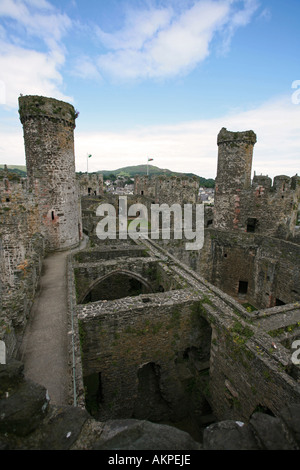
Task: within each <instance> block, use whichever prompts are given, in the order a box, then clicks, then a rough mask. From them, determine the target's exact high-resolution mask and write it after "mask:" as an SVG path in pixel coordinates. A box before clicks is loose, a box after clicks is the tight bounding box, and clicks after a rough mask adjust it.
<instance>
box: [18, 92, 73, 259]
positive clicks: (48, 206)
mask: <svg viewBox="0 0 300 470" xmlns="http://www.w3.org/2000/svg"><path fill="white" fill-rule="evenodd" d="M19 114H20V120H21V123H22V125H23V132H24V144H25V154H26V166H27V179H28V188H29V191H31V192H32V193H33V196H34V197H35V200H36V204H37V206H38V208H39V214H40V227H41V228H40V232H41V233H42V235H43V236H44V237H45V242H46V248H47V250H48V251H54V250H65V249H68V248H71V247H75V246H77V245H78V243H79V230H80V215H79V214H80V210H79V199H78V190H77V185H76V174H75V157H74V128H75V119H76V117H77V116H76V113H75V110H74V108H73V106H72V105H70V104H68V103H65V102H63V101H58V100H56V99H53V98H45V97H42V96H21V97H20V98H19Z"/></svg>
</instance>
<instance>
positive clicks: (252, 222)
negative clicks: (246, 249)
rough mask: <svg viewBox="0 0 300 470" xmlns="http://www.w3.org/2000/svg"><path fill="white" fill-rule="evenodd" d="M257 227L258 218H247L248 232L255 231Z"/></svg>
mask: <svg viewBox="0 0 300 470" xmlns="http://www.w3.org/2000/svg"><path fill="white" fill-rule="evenodd" d="M256 227H257V219H248V220H247V232H248V233H254V232H255V229H256Z"/></svg>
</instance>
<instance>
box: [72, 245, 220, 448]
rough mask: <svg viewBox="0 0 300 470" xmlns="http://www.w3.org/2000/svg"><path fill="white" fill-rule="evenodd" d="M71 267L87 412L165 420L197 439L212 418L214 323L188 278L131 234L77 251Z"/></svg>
mask: <svg viewBox="0 0 300 470" xmlns="http://www.w3.org/2000/svg"><path fill="white" fill-rule="evenodd" d="M73 270H74V277H75V285H76V297H77V314H78V323H79V334H80V342H81V356H82V370H83V384H84V400H85V406H86V408H87V410H88V411H89V413H90V414H91V415H92V416H94V417H95V418H96V419H100V420H104V419H121V418H133V419H141V420H144V419H146V420H149V421H152V422H156V423H164V424H171V425H173V426H176V427H178V428H180V429H183V430H186V431H187V432H189V433H190V434H191V435H192V436H193V437H194V439H196V440H198V441H201V439H202V430H203V427H204V426H205V425H207V424H208V423H210V422H213V421H214V419H215V418H214V416H213V413H212V409H211V406H210V403H209V398H208V395H207V392H208V381H209V367H210V366H209V364H210V349H211V337H212V328H211V326H210V324H209V322H208V321H207V320H206V319H205V318H204V317H203V316H201V315H199V312H198V310H197V305H198V302H199V301H198V299H197V298H196V297H195V296H194V294H193V290H191V288H190V286H189V285H188V283H187V280H186V279H185V278H183V277H182V276H181V275H180V273H176V272H175V271H174V270H173V269H172V266H171V264H170V263H165V262H163V261H162V259H161V255H160V256H158V254H157V253H156V254H154V252H153V250H151V249H150V247H149V246H148V247H147V246H146V245H145V244H143V243H141V244H137V243H135V242H133V241H130V242H128V243H126V244H124V243H123V244H121V243H120V242H119V243H116V242H113V243H112V244H111V245H110V244H109V241H107V243H106V246H105V248H100V247H99V246H98V247H94V248H93V249H89V250H86V251H81V252H79V253H78V254H77V255H75V256H74V257H73Z"/></svg>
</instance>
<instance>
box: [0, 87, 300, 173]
mask: <svg viewBox="0 0 300 470" xmlns="http://www.w3.org/2000/svg"><path fill="white" fill-rule="evenodd" d="M79 119H80V118H79ZM299 123H300V105H295V104H292V101H291V97H290V96H287V97H281V98H276V99H273V100H272V101H270V102H267V103H264V104H262V105H261V106H260V107H258V108H256V109H252V110H248V111H243V112H237V113H231V114H230V115H226V116H223V117H220V118H218V119H208V120H201V121H191V122H182V123H179V124H177V125H165V126H149V127H140V128H137V129H132V130H131V131H127V132H125V131H124V132H81V131H80V123H79V122H78V125H77V128H76V129H75V155H76V169H77V171H86V160H87V153H89V154H92V155H93V157H92V158H90V159H89V171H98V170H115V169H117V168H121V167H124V166H127V165H140V164H146V162H147V157H152V158H154V160H153V162H151V163H153V164H154V165H156V166H158V167H160V168H168V169H171V170H174V171H178V172H187V173H195V174H197V175H199V176H203V177H206V178H215V176H216V170H217V157H218V147H217V135H218V133H219V131H220V130H221V128H222V127H226V128H227V129H228V130H230V131H245V130H250V129H251V130H253V131H254V132H255V133H256V134H257V143H256V145H255V147H254V158H253V167H252V170H253V171H256V173H257V174H260V173H262V174H265V175H266V174H267V175H269V176H270V177H271V178H273V177H274V176H276V175H281V174H286V175H287V176H293V175H295V174H296V173H298V174H299V169H300V168H299V166H300V165H299V164H300V129H299V127H300V124H299ZM0 129H1V130H0V163H2V164H3V163H7V164H12V163H14V164H20V165H21V164H25V157H24V145H23V132H22V127H21V124H20V123H19V125H18V128H17V129H13V128H10V127H9V125H7V129H5V128H4V126H2V125H1V126H0Z"/></svg>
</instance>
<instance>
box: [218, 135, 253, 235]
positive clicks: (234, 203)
mask: <svg viewBox="0 0 300 470" xmlns="http://www.w3.org/2000/svg"><path fill="white" fill-rule="evenodd" d="M217 143H218V168H217V177H216V186H215V203H214V227H215V228H221V229H225V230H226V229H227V230H232V229H236V228H239V224H240V198H241V195H242V193H243V191H245V190H248V189H250V187H251V169H252V158H253V148H254V145H255V143H256V134H255V133H254V132H253V131H245V132H230V131H227V129H225V128H223V129H221V131H220V132H219V135H218V141H217Z"/></svg>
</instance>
